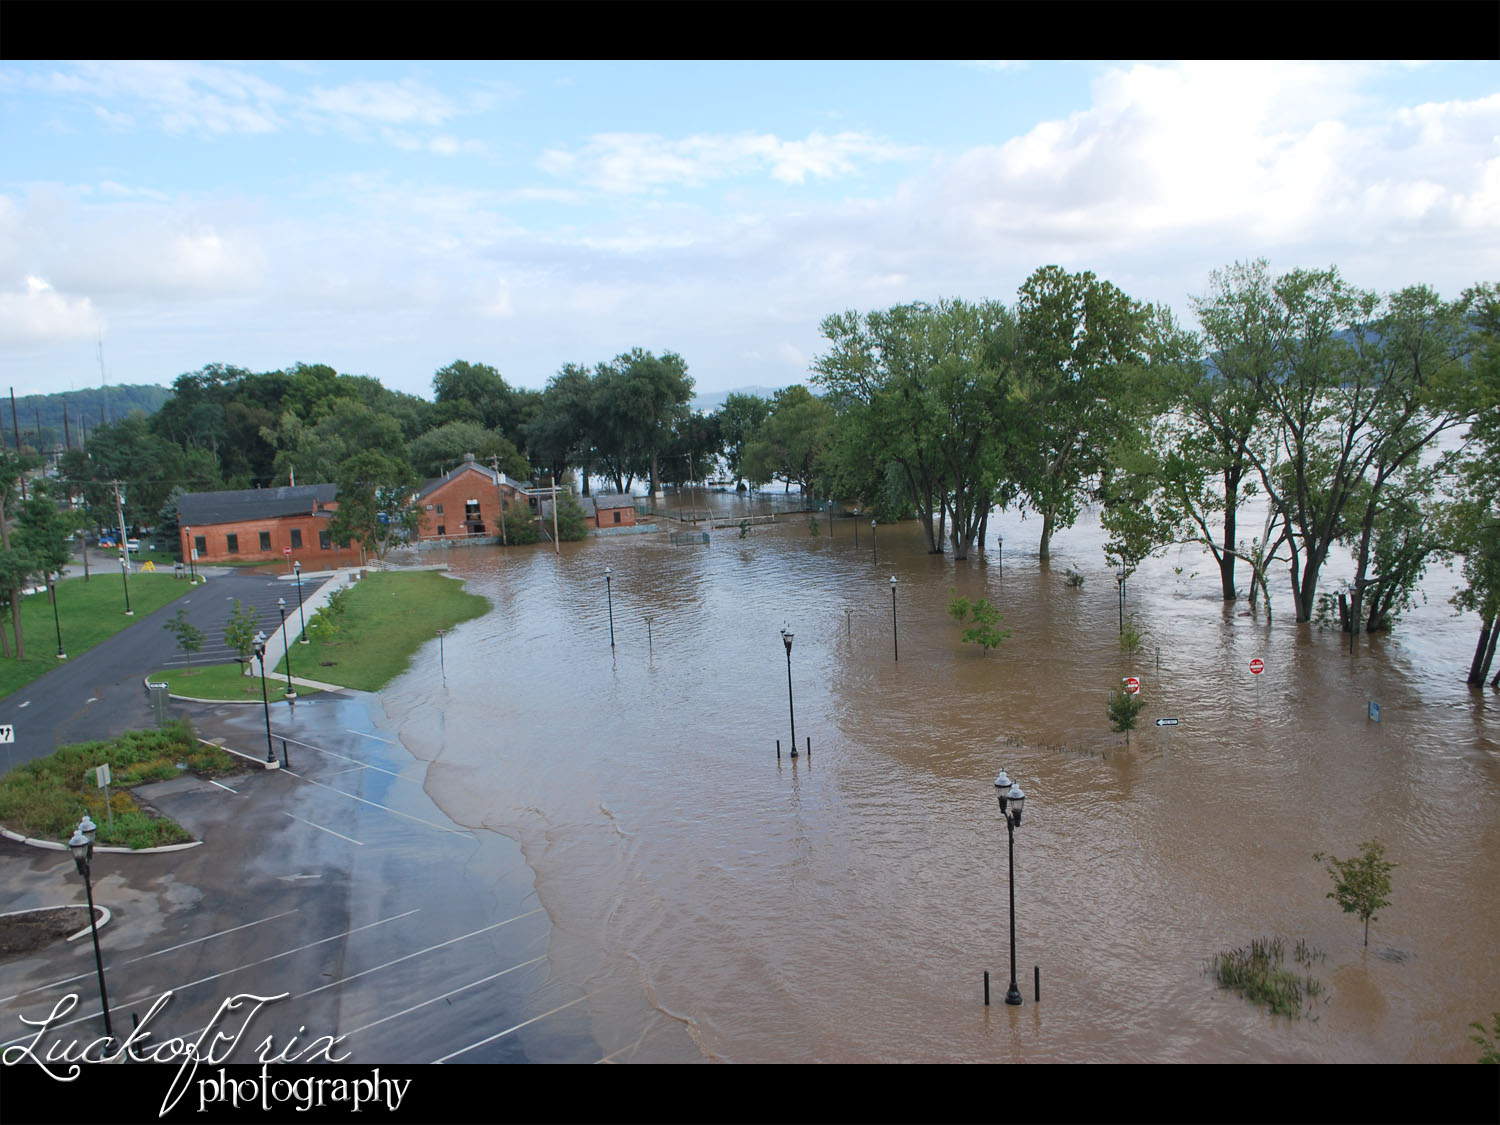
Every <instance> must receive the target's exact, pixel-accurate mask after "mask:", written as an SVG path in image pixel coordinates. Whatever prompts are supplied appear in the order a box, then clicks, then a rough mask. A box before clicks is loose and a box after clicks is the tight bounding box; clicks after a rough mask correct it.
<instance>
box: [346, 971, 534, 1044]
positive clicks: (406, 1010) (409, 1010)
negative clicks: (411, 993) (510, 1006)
mask: <svg viewBox="0 0 1500 1125" xmlns="http://www.w3.org/2000/svg"><path fill="white" fill-rule="evenodd" d="M546 959H547V955H546V954H545V953H544V954H542V955H541V956H540V957H533V958H532V959H531V960H530V961H522V962H521V963H520V964H519V965H512V966H511V967H510V968H508V969H501V970H500V971H499V972H498V973H491V974H490V975H489V976H487V977H480V978H479V979H478V980H474V981H470V982H469V983H468V984H461V985H459V986H458V987H457V988H455V989H453V990H452V991H449V992H443V993H440V994H439V995H437V996H434V997H433V998H432V999H431V1000H423V1001H422V1002H421V1003H420V1004H413V1005H412V1006H411V1007H410V1008H404V1009H402V1010H401V1011H399V1012H392V1013H391V1014H390V1015H388V1016H381V1017H380V1018H379V1019H378V1020H376V1021H375V1022H374V1023H367V1024H365V1025H364V1026H363V1027H356V1028H352V1029H351V1030H349V1031H344V1032H340V1033H339V1034H340V1035H341V1036H353V1035H358V1034H359V1033H360V1032H361V1031H369V1030H370V1028H372V1027H379V1026H380V1025H381V1024H383V1023H385V1022H386V1021H387V1020H393V1019H398V1018H399V1017H401V1016H406V1015H410V1014H411V1013H412V1012H415V1011H416V1010H417V1009H418V1008H425V1007H427V1005H428V1004H436V1003H437V1002H438V1001H439V1000H446V999H448V998H449V997H450V996H457V995H458V994H459V993H460V992H467V991H468V990H469V989H471V988H478V987H479V986H480V985H481V984H489V982H490V981H492V980H499V979H500V978H501V977H503V976H506V975H508V974H510V973H514V972H516V971H517V970H519V969H524V968H527V967H528V966H531V965H535V964H536V963H537V962H538V961H545V960H546Z"/></svg>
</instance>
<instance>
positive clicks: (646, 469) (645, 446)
mask: <svg viewBox="0 0 1500 1125" xmlns="http://www.w3.org/2000/svg"><path fill="white" fill-rule="evenodd" d="M595 379H596V385H597V388H598V396H597V398H596V399H595V407H596V410H595V416H594V420H595V432H594V436H595V448H596V449H597V450H598V451H599V455H600V460H601V461H602V462H603V463H604V465H605V467H606V469H607V471H609V472H610V473H611V475H613V476H614V478H615V487H616V488H618V489H619V490H620V491H621V492H623V491H625V490H626V488H627V487H629V484H628V482H629V480H630V479H631V478H633V477H635V476H640V475H643V474H644V475H649V478H650V484H651V491H652V492H653V493H655V492H657V491H659V490H660V488H661V465H660V459H661V452H662V450H663V449H664V448H665V447H666V445H667V444H668V442H669V441H670V440H671V436H672V428H673V425H674V423H675V422H676V420H677V418H678V417H679V412H680V410H681V409H682V408H684V407H685V406H686V405H687V403H688V401H689V400H690V399H691V398H692V397H693V380H692V377H691V376H690V375H688V373H687V364H686V363H685V362H683V359H682V357H681V356H679V355H677V354H675V353H673V352H665V353H663V354H662V355H660V356H657V355H654V354H653V353H651V352H648V351H643V350H642V349H640V348H633V349H632V350H630V351H628V352H625V353H623V354H621V355H618V356H616V357H615V358H614V359H613V360H611V361H610V362H609V363H607V364H600V365H599V369H598V374H597V375H596V376H595Z"/></svg>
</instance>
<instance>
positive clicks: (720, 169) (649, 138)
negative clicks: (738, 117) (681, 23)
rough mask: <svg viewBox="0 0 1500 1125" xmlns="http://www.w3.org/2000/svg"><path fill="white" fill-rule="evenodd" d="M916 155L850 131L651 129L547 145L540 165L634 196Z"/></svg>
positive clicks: (790, 178) (793, 176)
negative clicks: (572, 146) (779, 133)
mask: <svg viewBox="0 0 1500 1125" xmlns="http://www.w3.org/2000/svg"><path fill="white" fill-rule="evenodd" d="M916 152H917V150H916V149H914V148H911V147H909V146H901V145H896V144H892V143H891V142H888V141H883V140H880V139H878V138H875V137H871V136H869V135H868V134H865V133H855V132H843V133H834V134H832V135H828V134H824V133H819V132H814V133H811V134H809V135H808V137H807V139H806V140H801V141H783V140H780V139H779V138H777V137H776V136H774V135H772V134H769V133H736V134H703V133H700V134H695V135H693V136H690V137H684V138H681V139H679V140H669V139H668V138H666V137H662V136H660V135H658V134H655V133H600V134H598V135H596V136H594V137H593V138H592V139H591V140H590V141H589V143H588V144H586V145H584V146H582V147H581V148H579V149H576V150H567V149H558V148H554V149H548V150H547V151H546V152H544V153H543V154H542V156H541V158H540V160H539V161H538V165H539V166H540V167H541V168H542V170H543V171H545V172H550V173H551V174H553V175H555V176H562V177H567V178H570V179H574V180H576V181H579V182H581V183H586V184H588V185H589V186H592V187H595V188H598V189H600V190H603V191H606V192H614V193H623V194H636V193H640V192H644V191H648V190H650V189H652V188H656V187H660V186H664V185H682V186H686V187H702V186H704V185H705V184H707V183H708V182H709V181H711V180H717V179H723V178H725V177H729V176H741V175H747V174H750V173H754V172H759V171H763V170H764V171H769V172H770V174H771V175H772V176H773V177H774V178H776V179H777V180H780V181H782V182H783V183H798V184H800V183H803V182H805V180H806V178H807V177H808V176H809V175H810V176H813V177H814V178H816V179H830V178H832V177H835V176H847V175H851V174H853V173H854V172H856V171H858V169H859V163H860V162H861V161H882V160H900V159H910V158H911V157H912V156H914V155H915V154H916Z"/></svg>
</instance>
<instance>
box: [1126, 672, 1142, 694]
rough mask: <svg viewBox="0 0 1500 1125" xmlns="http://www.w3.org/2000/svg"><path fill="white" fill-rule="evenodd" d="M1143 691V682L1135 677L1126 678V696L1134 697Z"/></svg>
mask: <svg viewBox="0 0 1500 1125" xmlns="http://www.w3.org/2000/svg"><path fill="white" fill-rule="evenodd" d="M1140 690H1141V681H1140V680H1138V679H1137V678H1136V677H1134V676H1126V677H1125V694H1126V695H1134V694H1135V693H1136V692H1138V691H1140Z"/></svg>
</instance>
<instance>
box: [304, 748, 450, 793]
mask: <svg viewBox="0 0 1500 1125" xmlns="http://www.w3.org/2000/svg"><path fill="white" fill-rule="evenodd" d="M285 741H287V742H290V743H291V744H292V745H293V746H305V747H307V748H308V749H309V750H316V751H317V752H318V753H319V754H327V755H328V756H329V757H330V758H338V759H339V760H340V761H343V762H359V764H360V766H361V767H363V768H364V769H367V770H375V771H377V772H379V773H383V774H385V775H386V776H387V777H394V778H396V779H397V780H398V781H410V782H412V783H413V784H416V785H421V784H422V782H421V779H420V778H415V777H407V776H406V775H405V774H404V773H397V772H396V771H395V770H388V769H385V768H384V767H383V766H372V765H370V764H369V763H368V762H360V761H359V759H358V758H351V757H349V755H348V754H340V753H339V752H338V751H337V750H329V749H328V748H327V747H326V746H318V745H316V744H314V743H311V742H303V741H302V740H301V739H300V738H288V739H286V740H285ZM380 741H384V739H381V740H380Z"/></svg>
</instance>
